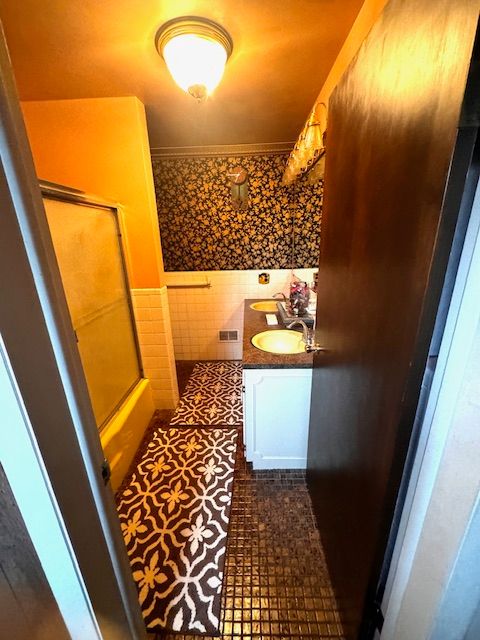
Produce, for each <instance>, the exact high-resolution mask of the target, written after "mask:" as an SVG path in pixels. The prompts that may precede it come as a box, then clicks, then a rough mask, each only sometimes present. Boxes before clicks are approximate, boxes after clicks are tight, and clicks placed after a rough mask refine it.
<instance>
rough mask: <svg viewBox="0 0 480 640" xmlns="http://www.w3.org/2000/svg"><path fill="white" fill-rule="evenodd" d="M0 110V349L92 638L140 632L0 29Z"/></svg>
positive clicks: (142, 631)
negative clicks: (94, 629) (96, 633)
mask: <svg viewBox="0 0 480 640" xmlns="http://www.w3.org/2000/svg"><path fill="white" fill-rule="evenodd" d="M0 111H1V124H0V198H1V201H2V233H1V236H0V244H1V248H0V288H1V291H2V301H3V304H2V313H1V315H0V333H1V336H2V340H3V344H4V351H5V353H6V354H7V356H8V361H9V367H10V371H11V376H14V378H15V383H16V386H17V389H18V395H19V397H21V400H22V403H23V406H24V409H25V415H26V416H28V421H29V423H30V424H31V446H32V448H34V441H35V446H38V448H37V451H38V455H39V456H40V458H41V463H42V465H43V466H44V469H45V473H46V476H48V482H49V484H50V486H51V490H52V495H54V496H55V499H56V501H57V504H58V510H59V514H60V515H61V518H62V520H63V522H64V524H65V535H67V536H68V539H69V543H70V544H71V549H72V552H73V554H74V556H75V562H76V563H77V565H78V569H79V575H81V577H82V579H83V581H84V584H85V588H86V593H88V597H89V599H90V603H91V607H92V611H93V613H94V616H95V619H96V623H97V624H98V627H99V629H100V633H101V637H103V638H107V639H109V638H111V639H117V638H125V639H128V640H130V639H132V638H133V639H137V638H145V637H146V631H145V626H144V623H143V619H142V616H141V612H140V607H139V604H138V599H137V593H136V589H135V585H134V582H133V578H132V575H131V570H130V566H129V562H128V557H127V553H126V550H125V545H124V542H123V538H122V534H121V531H120V524H119V521H118V517H117V514H116V508H115V503H114V499H113V494H112V491H111V488H110V486H105V485H104V483H103V479H102V475H101V467H102V463H103V461H104V456H103V452H102V448H101V444H100V438H99V434H98V431H97V427H96V424H95V419H94V416H93V411H92V407H91V403H90V399H89V395H88V390H87V386H86V382H85V376H84V374H83V370H82V366H81V362H80V357H79V354H78V350H77V347H76V341H75V336H74V333H73V330H72V326H71V321H70V317H69V313H68V308H67V304H66V300H65V295H64V292H63V287H62V283H61V279H60V274H59V271H58V267H57V263H56V259H55V254H54V250H53V245H52V241H51V238H50V234H49V230H48V224H47V220H46V215H45V210H44V207H43V202H42V198H41V193H40V188H39V185H38V179H37V176H36V174H35V169H34V164H33V158H32V154H31V151H30V146H29V142H28V138H27V133H26V130H25V125H24V122H23V117H22V113H21V109H20V104H19V100H18V96H17V92H16V86H15V81H14V77H13V71H12V67H11V64H10V59H9V55H8V49H7V45H6V41H5V35H4V33H3V30H1V32H0ZM7 301H8V303H7ZM20 463H21V462H20ZM26 477H27V479H28V474H27V476H26ZM79 505H81V508H79ZM44 524H46V523H44ZM66 623H67V626H68V621H67V620H66ZM79 640H80V638H79ZM81 640H85V637H83V638H82V639H81Z"/></svg>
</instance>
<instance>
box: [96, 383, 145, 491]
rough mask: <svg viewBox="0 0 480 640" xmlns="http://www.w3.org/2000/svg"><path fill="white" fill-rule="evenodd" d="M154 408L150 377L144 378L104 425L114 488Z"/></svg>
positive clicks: (103, 436)
mask: <svg viewBox="0 0 480 640" xmlns="http://www.w3.org/2000/svg"><path fill="white" fill-rule="evenodd" d="M154 411H155V407H154V404H153V399H152V388H151V384H150V380H148V378H142V379H141V380H140V381H139V382H138V384H137V385H136V387H134V389H133V390H132V392H131V393H130V395H129V396H128V398H127V399H126V400H125V402H123V404H122V405H121V406H120V408H119V410H118V411H117V413H116V414H115V415H114V416H113V418H111V420H110V421H109V422H107V424H106V425H105V427H104V428H103V429H102V431H101V433H100V440H101V443H102V448H103V452H104V454H105V457H106V459H107V460H108V462H109V464H110V469H111V472H112V475H111V479H110V482H111V486H112V489H113V490H114V491H116V490H117V489H118V487H119V486H120V484H121V482H122V480H123V478H124V477H125V474H126V473H127V471H128V468H129V466H130V464H131V462H132V460H133V457H134V455H135V452H136V451H137V449H138V445H139V444H140V442H141V441H142V437H143V434H144V433H145V429H146V428H147V426H148V424H149V422H150V420H151V419H152V415H153V413H154Z"/></svg>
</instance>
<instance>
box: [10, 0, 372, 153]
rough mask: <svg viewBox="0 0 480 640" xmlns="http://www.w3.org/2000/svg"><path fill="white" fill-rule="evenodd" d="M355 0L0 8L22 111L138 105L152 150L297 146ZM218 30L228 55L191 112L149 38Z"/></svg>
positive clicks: (75, 0)
mask: <svg viewBox="0 0 480 640" xmlns="http://www.w3.org/2000/svg"><path fill="white" fill-rule="evenodd" d="M362 4H363V0H342V1H341V2H339V1H338V0H163V1H162V0H101V1H99V0H68V1H66V0H46V1H45V2H39V0H22V1H21V2H19V0H2V2H1V5H0V17H1V19H2V22H3V26H4V30H5V33H6V37H7V43H8V46H9V49H10V55H11V58H12V62H13V66H14V70H15V75H16V79H17V84H18V90H19V94H20V98H21V100H57V99H66V98H94V97H109V96H110V97H112V96H132V95H134V96H137V97H138V98H139V99H140V100H141V101H142V102H143V103H144V104H145V107H146V112H147V120H148V128H149V136H150V144H151V146H152V147H171V146H197V145H198V146H202V145H221V144H232V145H233V144H250V143H273V142H286V141H291V140H295V139H296V137H297V135H298V133H299V130H300V129H301V127H302V125H303V123H304V121H305V119H306V117H307V115H308V112H309V110H310V108H311V107H312V105H313V102H314V100H315V98H316V97H317V95H318V93H319V91H320V89H321V87H322V85H323V82H324V81H325V79H326V77H327V75H328V72H329V70H330V68H331V66H332V64H333V62H334V60H335V58H336V56H337V54H338V52H339V50H340V48H341V46H342V44H343V42H344V40H345V38H346V36H347V34H348V32H349V30H350V28H351V26H352V24H353V22H354V20H355V18H356V16H357V13H358V11H359V9H360V7H361V5H362ZM181 15H198V16H204V17H206V18H210V19H212V20H215V21H216V22H219V23H220V24H221V25H222V26H223V27H225V28H226V29H227V31H228V32H229V33H230V35H231V36H232V39H233V53H232V56H231V58H230V60H229V61H228V64H227V67H226V70H225V75H224V77H223V80H222V82H221V83H220V85H219V87H218V88H217V89H216V91H215V93H214V95H213V96H212V97H211V98H209V99H208V100H207V101H206V102H204V103H200V104H198V103H196V102H195V100H193V98H191V97H190V96H188V95H187V94H185V93H183V92H182V91H181V89H179V88H178V87H177V85H176V84H175V83H174V82H173V80H172V78H171V77H170V75H169V74H168V72H167V70H166V67H165V64H164V62H163V60H162V59H161V58H160V57H159V55H158V54H157V52H156V49H155V45H154V35H155V33H156V31H157V29H158V27H159V26H160V25H161V24H162V23H163V22H165V21H166V20H169V19H171V18H174V17H177V16H181Z"/></svg>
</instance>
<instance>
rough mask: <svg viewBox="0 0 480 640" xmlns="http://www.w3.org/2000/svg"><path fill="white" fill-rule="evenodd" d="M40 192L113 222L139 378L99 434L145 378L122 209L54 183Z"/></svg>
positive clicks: (117, 205)
mask: <svg viewBox="0 0 480 640" xmlns="http://www.w3.org/2000/svg"><path fill="white" fill-rule="evenodd" d="M39 186H40V191H41V193H42V196H43V198H45V199H48V200H57V201H59V202H66V203H70V204H75V205H79V206H85V207H89V208H93V209H100V210H104V211H109V212H110V213H112V215H113V219H114V222H115V228H116V235H117V241H118V250H119V254H120V261H121V267H122V278H123V284H124V287H125V293H126V298H127V305H128V311H129V317H130V325H131V328H132V333H133V340H134V343H135V354H136V357H137V367H138V372H139V377H138V378H137V379H136V380H135V382H134V383H133V384H132V385H131V386H130V387H129V388H128V389H127V390H126V392H125V393H124V394H123V395H122V397H121V398H120V399H119V401H118V402H117V403H116V405H115V406H114V407H113V409H112V411H111V412H110V413H109V414H108V416H106V418H105V419H104V420H103V421H102V423H101V424H99V425H98V430H99V431H100V432H101V431H102V429H103V428H104V427H105V426H106V425H107V424H108V422H109V421H110V420H111V419H112V417H113V416H114V415H115V414H116V413H117V412H118V409H119V407H120V406H121V405H122V404H123V402H124V401H125V400H126V399H127V398H128V396H129V395H130V393H131V392H132V391H133V389H134V388H135V387H136V386H137V384H138V382H139V381H140V380H141V379H142V378H144V377H145V375H144V371H143V366H142V358H141V352H140V343H139V341H138V334H137V326H136V323H135V315H134V312H133V303H132V296H131V289H130V282H129V279H128V269H127V261H126V257H125V250H124V246H123V233H122V222H121V219H122V208H121V205H120V204H118V203H116V202H112V201H109V200H106V199H104V198H100V197H98V196H95V195H92V194H89V193H85V192H83V191H80V190H78V189H72V188H71V187H67V186H65V185H61V184H56V183H54V182H48V181H46V180H40V182H39Z"/></svg>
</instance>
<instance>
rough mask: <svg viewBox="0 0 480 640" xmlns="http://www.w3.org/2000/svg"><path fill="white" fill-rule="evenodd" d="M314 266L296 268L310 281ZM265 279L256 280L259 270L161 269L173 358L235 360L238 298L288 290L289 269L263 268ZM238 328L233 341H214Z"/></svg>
mask: <svg viewBox="0 0 480 640" xmlns="http://www.w3.org/2000/svg"><path fill="white" fill-rule="evenodd" d="M315 271H316V269H296V270H295V274H296V275H297V276H298V277H299V278H301V279H302V280H305V281H306V282H312V280H313V273H314V272H315ZM266 272H267V273H269V274H270V283H269V284H266V285H262V284H259V283H258V275H259V274H260V273H262V271H255V270H251V271H181V272H169V273H165V277H166V282H167V287H168V301H169V307H170V318H171V329H172V336H173V345H174V349H175V359H177V360H239V359H241V357H242V339H243V334H242V330H243V301H244V299H245V298H261V299H264V298H271V297H272V296H273V294H275V293H277V292H278V291H283V292H284V293H285V294H287V295H288V287H289V283H290V280H291V270H290V269H272V270H266ZM205 282H210V283H211V287H210V288H188V287H186V288H179V289H176V288H172V287H171V286H172V285H187V284H201V283H205ZM235 329H238V332H239V335H238V342H228V343H223V342H220V341H219V337H218V332H219V331H222V330H235Z"/></svg>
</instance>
